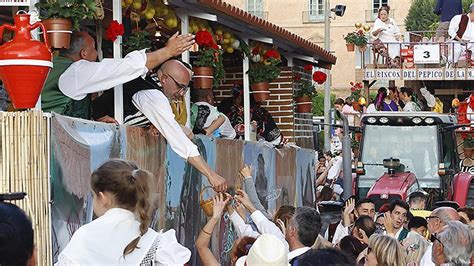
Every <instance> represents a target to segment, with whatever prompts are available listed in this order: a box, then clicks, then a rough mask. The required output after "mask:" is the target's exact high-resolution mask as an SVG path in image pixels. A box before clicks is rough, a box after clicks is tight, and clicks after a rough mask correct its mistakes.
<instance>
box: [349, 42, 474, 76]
mask: <svg viewBox="0 0 474 266" xmlns="http://www.w3.org/2000/svg"><path fill="white" fill-rule="evenodd" d="M412 36H416V35H412ZM422 38H425V39H424V40H426V38H427V37H422ZM473 48H474V42H470V43H466V44H463V45H460V43H459V42H452V41H449V42H436V41H423V42H385V43H383V44H380V43H374V42H369V43H368V44H367V45H366V46H365V47H359V49H356V53H358V56H357V58H358V61H359V62H358V64H357V65H358V66H360V67H361V68H363V69H366V68H401V69H411V68H444V67H446V68H470V67H471V64H472V62H473V61H474V60H473V59H472V58H473V56H472V53H471V55H470V57H469V49H473ZM387 55H389V56H388V57H387ZM389 57H390V60H389V59H388V58H389Z"/></svg>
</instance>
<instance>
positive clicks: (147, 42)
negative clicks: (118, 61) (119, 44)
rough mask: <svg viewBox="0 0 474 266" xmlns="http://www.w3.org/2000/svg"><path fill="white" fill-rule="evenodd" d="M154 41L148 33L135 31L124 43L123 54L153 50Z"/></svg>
mask: <svg viewBox="0 0 474 266" xmlns="http://www.w3.org/2000/svg"><path fill="white" fill-rule="evenodd" d="M151 46H152V40H151V36H150V34H149V33H148V32H147V31H135V32H134V33H132V35H130V36H129V37H128V38H127V39H126V40H125V41H124V42H123V54H124V55H126V54H128V53H130V52H132V51H136V50H142V49H145V48H151Z"/></svg>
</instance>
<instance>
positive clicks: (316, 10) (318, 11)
mask: <svg viewBox="0 0 474 266" xmlns="http://www.w3.org/2000/svg"><path fill="white" fill-rule="evenodd" d="M324 2H325V1H324V0H309V1H308V20H309V21H310V22H315V21H324V9H325V8H324Z"/></svg>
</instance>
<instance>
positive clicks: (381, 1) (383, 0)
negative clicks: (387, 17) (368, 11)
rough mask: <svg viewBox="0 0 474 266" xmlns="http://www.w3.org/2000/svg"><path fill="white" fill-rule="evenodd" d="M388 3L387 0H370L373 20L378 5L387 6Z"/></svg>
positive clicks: (376, 13) (377, 11) (377, 10)
mask: <svg viewBox="0 0 474 266" xmlns="http://www.w3.org/2000/svg"><path fill="white" fill-rule="evenodd" d="M376 2H378V3H376ZM388 5H389V0H372V18H373V19H374V20H375V19H376V18H377V15H378V13H379V8H380V7H382V6H388Z"/></svg>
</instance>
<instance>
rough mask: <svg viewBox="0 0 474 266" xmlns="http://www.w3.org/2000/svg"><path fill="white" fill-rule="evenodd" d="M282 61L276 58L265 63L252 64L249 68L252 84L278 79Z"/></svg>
mask: <svg viewBox="0 0 474 266" xmlns="http://www.w3.org/2000/svg"><path fill="white" fill-rule="evenodd" d="M280 63H281V61H280V60H278V59H275V58H268V59H267V60H265V62H264V63H256V64H251V65H250V67H249V71H248V72H247V73H248V74H249V79H250V84H255V83H259V82H271V81H272V80H274V79H276V78H277V77H278V76H279V75H280V72H281V69H280V68H279V67H278V64H280Z"/></svg>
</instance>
